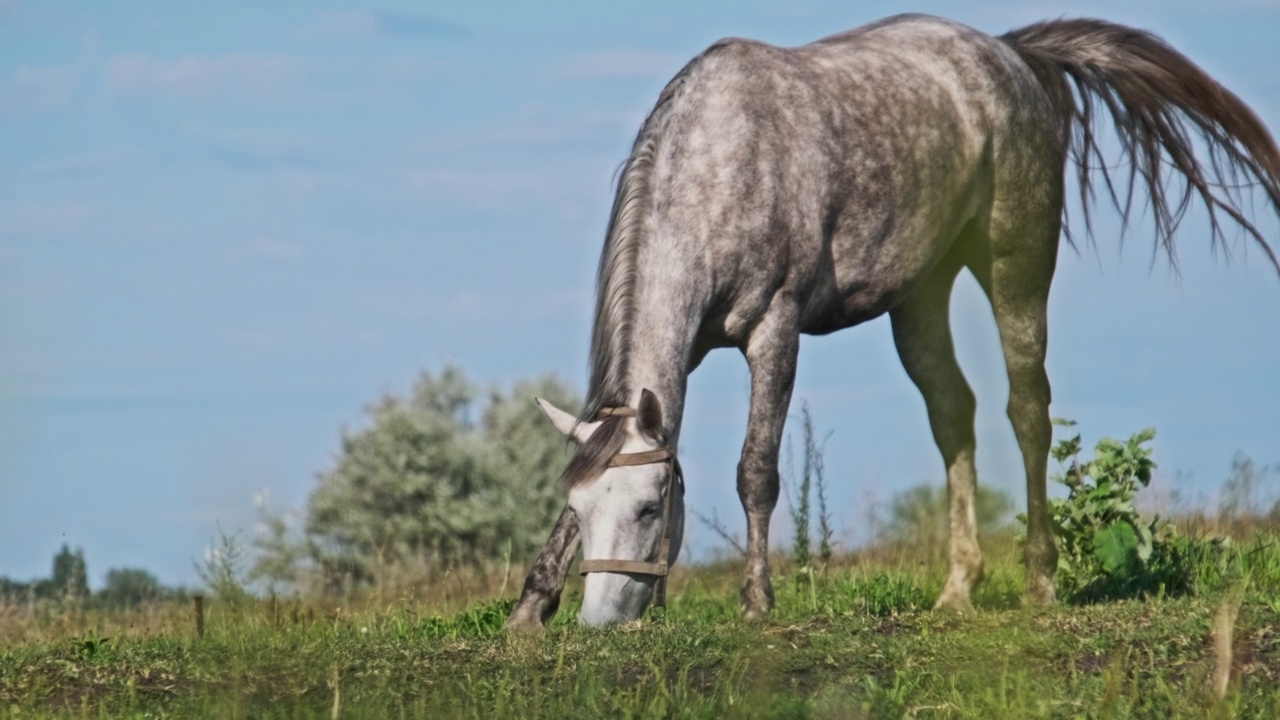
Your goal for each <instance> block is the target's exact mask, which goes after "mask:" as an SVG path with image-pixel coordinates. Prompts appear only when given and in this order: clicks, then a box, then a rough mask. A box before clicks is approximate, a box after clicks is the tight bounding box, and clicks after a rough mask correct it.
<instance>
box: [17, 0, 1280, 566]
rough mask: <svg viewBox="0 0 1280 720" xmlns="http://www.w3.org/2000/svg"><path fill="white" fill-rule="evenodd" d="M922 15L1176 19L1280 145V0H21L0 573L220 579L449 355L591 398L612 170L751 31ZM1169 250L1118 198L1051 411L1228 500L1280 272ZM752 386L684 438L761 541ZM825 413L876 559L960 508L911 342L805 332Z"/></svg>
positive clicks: (1089, 263) (1262, 405) (1266, 451)
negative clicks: (746, 450)
mask: <svg viewBox="0 0 1280 720" xmlns="http://www.w3.org/2000/svg"><path fill="white" fill-rule="evenodd" d="M908 10H910V11H922V12H931V13H935V14H939V15H945V16H949V17H952V18H954V19H957V20H960V21H962V22H966V23H969V24H971V25H973V26H975V27H977V28H979V29H982V30H984V31H987V32H990V33H992V34H999V33H1002V32H1005V31H1007V30H1009V29H1012V28H1014V27H1018V26H1021V25H1023V24H1026V23H1029V22H1033V21H1036V20H1040V19H1046V18H1054V17H1059V16H1097V17H1104V18H1106V19H1110V20H1114V21H1117V22H1123V23H1127V24H1131V25H1137V26H1140V27H1144V28H1147V29H1151V30H1154V31H1156V32H1158V33H1159V34H1161V35H1162V36H1164V37H1165V38H1167V39H1168V40H1170V41H1171V42H1172V43H1173V44H1174V45H1175V46H1176V47H1178V48H1179V49H1181V50H1182V51H1183V52H1185V53H1186V54H1188V55H1189V56H1190V57H1192V58H1193V59H1195V60H1196V61H1197V62H1199V63H1200V64H1201V65H1202V66H1203V67H1204V68H1205V69H1206V70H1208V71H1209V73H1210V74H1212V75H1213V76H1214V77H1216V78H1218V79H1219V80H1220V81H1222V82H1223V83H1224V84H1226V85H1227V86H1228V87H1230V88H1231V89H1232V90H1234V91H1235V92H1236V93H1237V94H1239V95H1240V96H1241V97H1242V98H1244V99H1245V101H1246V102H1248V103H1249V104H1251V105H1252V106H1253V107H1254V108H1255V109H1256V110H1257V111H1258V113H1259V114H1260V116H1261V117H1262V119H1263V121H1264V122H1265V123H1267V124H1268V125H1269V126H1270V127H1272V128H1273V129H1278V130H1280V75H1277V74H1276V72H1275V46H1274V39H1275V37H1276V36H1277V35H1280V2H1276V1H1275V0H1228V1H1227V2H1221V3H1205V2H1203V0H1195V1H1191V0H1171V1H1169V2H1163V3H1159V4H1156V3H1148V2H1135V1H1130V0H1110V1H1108V2H1105V3H1104V2H1077V1H1074V0H1064V1H1063V2H1060V3H1057V4H1045V3H1038V4H1037V3H1032V4H1028V3H1026V2H1025V0H1019V1H1017V2H1013V1H1009V2H1003V1H986V0H977V1H975V2H971V3H959V4H957V3H943V2H919V3H916V4H914V5H903V4H898V3H889V2H877V1H872V2H861V3H851V2H848V1H847V0H838V1H831V2H827V1H824V0H786V1H783V2H750V1H749V2H742V1H740V0H734V1H729V0H718V1H708V2H701V3H688V2H645V3H626V4H624V3H599V2H577V3H570V2H540V3H518V2H485V3H465V4H464V3H433V2H426V3H422V2H413V3H411V2H383V3H370V4H337V3H325V2H306V3H303V2H288V1H280V2H272V3H260V2H238V1H237V0H223V2H219V3H199V4H190V3H181V4H175V3H168V2H143V1H128V2H126V1H122V2H117V3H97V2H78V3H77V2H61V1H59V0H39V1H38V2H36V1H35V0H0V576H9V577H12V578H16V579H30V578H35V577H44V576H47V575H48V573H49V569H50V567H51V563H52V557H53V555H54V553H55V552H56V551H57V550H58V548H59V547H60V546H61V545H62V544H63V543H67V544H69V545H71V546H73V547H75V546H80V547H83V548H84V551H85V556H86V560H87V563H88V569H89V573H90V581H91V584H94V585H99V584H100V583H101V582H102V577H103V575H104V574H105V573H106V571H107V570H108V569H109V568H113V567H143V568H146V569H148V570H150V571H152V572H154V573H156V574H157V575H158V576H159V577H160V579H161V580H162V581H164V582H166V583H187V584H192V583H194V582H196V580H197V578H196V573H195V571H194V569H193V560H195V559H198V558H201V557H203V554H204V550H205V548H206V547H208V546H209V544H210V541H211V539H212V538H214V537H215V536H216V535H217V534H218V533H219V531H220V530H221V531H224V532H228V533H242V537H245V538H248V537H251V536H252V533H253V532H254V524H255V512H256V511H255V506H254V499H255V496H261V495H263V492H264V490H265V491H266V495H269V498H270V499H269V503H270V507H273V508H276V509H279V510H286V509H289V508H297V507H300V506H302V505H303V504H304V503H305V501H306V497H307V495H308V493H309V492H310V491H311V490H312V489H313V488H314V486H315V483H316V474H317V473H319V472H322V471H324V470H325V469H326V468H328V467H330V466H331V464H332V462H333V458H334V456H335V453H336V451H337V449H338V443H339V439H340V433H341V431H342V428H344V427H348V428H350V427H358V426H360V424H361V423H362V422H363V420H364V417H365V415H364V408H365V406H366V404H368V403H370V402H371V401H373V400H374V399H376V398H377V397H379V396H380V395H382V394H384V393H388V392H391V393H405V392H407V391H408V389H409V388H410V386H411V384H412V383H413V381H414V379H415V377H416V376H417V375H418V373H420V372H421V371H423V370H439V369H440V368H441V367H443V365H444V364H445V363H447V362H454V363H457V364H458V365H460V366H461V367H462V368H463V369H464V370H465V371H466V372H467V373H468V374H470V375H471V376H472V377H474V378H475V379H477V380H479V381H481V382H484V383H500V384H501V383H509V382H510V381H512V380H513V379H516V378H519V377H529V376H534V375H539V374H542V373H546V372H554V373H556V374H558V375H559V376H560V377H562V378H564V379H565V380H566V381H568V382H569V383H571V384H572V385H573V386H575V387H577V388H578V389H579V390H581V389H582V388H583V385H584V383H585V379H586V351H587V344H588V340H589V327H590V322H591V303H592V291H593V284H594V269H595V265H596V261H597V257H598V253H599V251H600V246H601V243H602V241H603V234H604V228H605V224H606V221H607V217H608V211H609V203H610V202H611V200H612V187H611V181H612V178H613V173H614V170H615V169H616V168H617V166H618V164H619V162H620V161H621V160H622V159H623V158H624V157H625V154H626V152H627V151H628V149H629V147H630V143H631V141H632V139H633V137H634V134H635V131H636V130H637V129H638V127H639V124H640V122H641V120H642V119H643V117H644V115H645V113H646V111H647V110H648V108H649V107H651V106H652V103H653V102H654V101H655V100H656V98H657V94H658V92H659V91H660V90H661V88H662V86H663V85H664V84H665V82H666V80H667V79H669V78H670V77H671V76H672V75H673V74H674V73H675V72H676V71H677V70H679V68H680V67H681V66H682V65H683V64H684V62H686V61H687V60H688V59H689V58H691V57H693V56H694V55H696V54H697V53H698V52H700V51H701V50H702V49H704V48H705V47H706V46H707V45H709V44H710V43H712V42H713V41H715V40H716V39H718V38H720V37H724V36H730V35H737V36H744V37H752V38H758V39H761V40H765V41H768V42H772V43H775V44H780V45H794V44H801V43H804V42H807V41H810V40H813V39H817V38H819V37H822V36H824V35H827V34H830V33H834V32H837V31H840V30H843V29H846V28H849V27H853V26H856V25H859V24H862V23H864V22H869V21H872V20H876V19H878V18H880V17H883V16H886V15H891V14H895V13H898V12H904V11H908ZM1258 207H1259V208H1263V206H1262V205H1261V198H1259V204H1258ZM1264 210H1265V209H1264ZM1259 218H1260V227H1261V229H1262V230H1263V232H1264V233H1266V234H1267V236H1268V237H1270V238H1272V239H1273V241H1277V242H1280V223H1277V220H1276V218H1275V216H1274V215H1270V214H1266V213H1265V212H1263V213H1261V214H1260V215H1259ZM1150 229H1151V226H1150V224H1144V223H1139V224H1138V225H1137V226H1136V227H1134V228H1132V230H1131V233H1130V235H1129V236H1128V239H1127V241H1126V242H1124V243H1123V244H1122V243H1121V242H1120V241H1119V239H1118V234H1119V233H1118V230H1119V227H1118V222H1117V219H1116V216H1115V213H1114V212H1111V211H1110V210H1109V209H1105V208H1103V209H1100V210H1099V211H1098V213H1097V222H1096V231H1097V232H1096V246H1095V247H1090V246H1088V245H1087V244H1082V245H1081V247H1080V248H1079V250H1078V251H1076V250H1073V249H1071V248H1070V247H1068V246H1067V245H1066V244H1065V243H1064V245H1063V250H1062V257H1061V258H1060V261H1059V271H1058V275H1057V278H1056V283H1055V286H1054V290H1053V294H1052V298H1051V315H1050V345H1049V360H1048V368H1049V374H1050V378H1051V380H1052V382H1053V389H1054V398H1055V400H1054V404H1053V406H1052V408H1051V410H1052V413H1053V414H1054V415H1055V416H1061V417H1067V418H1073V419H1075V420H1077V421H1079V423H1080V429H1081V431H1082V432H1083V433H1084V435H1085V441H1086V443H1088V444H1090V445H1091V444H1092V443H1093V442H1094V441H1096V440H1097V439H1098V438H1099V437H1101V436H1104V435H1113V436H1128V435H1129V434H1131V433H1133V432H1136V431H1138V430H1140V429H1142V428H1144V427H1147V426H1154V427H1156V428H1157V430H1158V433H1159V434H1158V437H1157V438H1156V441H1155V444H1154V445H1155V450H1156V455H1155V458H1156V461H1157V462H1158V463H1159V466H1160V472H1159V474H1158V475H1157V478H1156V482H1155V485H1156V487H1157V489H1159V490H1160V491H1161V492H1165V493H1168V492H1171V491H1173V490H1177V491H1178V492H1180V493H1182V495H1183V496H1184V497H1191V498H1203V499H1207V500H1211V499H1212V498H1213V496H1214V493H1215V492H1216V488H1217V487H1218V485H1219V484H1220V482H1221V481H1222V479H1223V478H1224V477H1225V476H1226V475H1227V473H1228V470H1229V466H1230V463H1231V460H1232V458H1233V456H1234V455H1235V453H1237V452H1244V453H1246V454H1248V455H1249V456H1250V457H1252V458H1253V459H1255V460H1256V461H1258V462H1259V463H1276V462H1280V443H1278V442H1277V441H1280V373H1277V370H1278V369H1280V358H1278V356H1280V326H1278V325H1277V322H1276V318H1277V317H1280V278H1278V277H1277V274H1276V272H1275V271H1274V270H1273V269H1272V268H1271V267H1270V266H1269V265H1267V264H1266V263H1265V258H1264V257H1263V255H1262V254H1261V253H1260V252H1258V251H1257V250H1256V249H1253V248H1249V247H1248V246H1247V243H1244V242H1243V241H1239V242H1235V243H1234V244H1231V245H1230V246H1229V247H1230V248H1231V249H1232V250H1233V251H1232V252H1231V254H1230V257H1229V258H1228V257H1227V256H1226V255H1224V253H1222V252H1221V251H1219V252H1217V253H1214V252H1211V250H1210V244H1209V242H1208V232H1207V223H1206V222H1205V217H1204V215H1203V213H1199V212H1193V213H1192V214H1191V216H1190V217H1189V218H1188V220H1187V221H1186V223H1185V224H1184V225H1183V226H1182V228H1181V231H1180V233H1179V236H1178V243H1179V245H1178V246H1179V259H1180V266H1181V274H1180V275H1178V274H1175V273H1173V272H1172V271H1171V270H1170V269H1169V265H1168V263H1167V262H1165V261H1164V260H1163V259H1162V258H1157V259H1156V261H1155V262H1154V263H1153V261H1152V260H1153V255H1152V252H1151V247H1152V245H1151V242H1150V237H1151V236H1150ZM953 323H954V328H955V335H956V343H957V346H958V352H959V354H960V358H961V363H962V365H963V366H964V368H965V371H966V373H967V375H968V377H969V379H970V382H971V384H972V385H973V386H974V389H975V392H976V393H977V396H978V420H977V427H978V468H979V479H980V482H981V483H983V484H986V485H990V486H992V487H997V488H1000V489H1003V490H1006V491H1008V492H1010V493H1011V494H1012V495H1013V496H1014V497H1015V498H1017V499H1018V500H1017V502H1018V503H1019V504H1020V503H1021V502H1022V500H1021V498H1022V497H1023V489H1022V484H1023V481H1022V478H1021V460H1020V456H1019V455H1018V452H1017V447H1016V444H1015V443H1014V440H1013V434H1012V430H1011V429H1010V428H1009V424H1008V421H1007V420H1006V418H1005V415H1004V407H1005V402H1006V401H1007V397H1008V389H1007V382H1006V380H1005V376H1004V368H1003V363H1002V359H1001V355H1000V350H999V343H998V340H997V337H996V333H995V326H994V322H993V321H992V320H991V316H990V309H989V307H988V306H987V304H986V301H985V299H984V298H982V296H981V293H980V292H979V291H978V290H977V287H976V285H975V284H974V283H973V282H972V280H971V279H969V278H967V277H965V278H963V279H962V281H961V283H960V284H959V286H958V289H957V292H956V296H955V298H954V301H953ZM747 382H748V377H747V372H746V367H745V363H744V362H743V361H742V359H741V356H740V355H738V354H737V353H736V352H735V351H727V350H726V351H719V352H716V353H713V354H712V355H711V356H710V357H709V358H708V360H707V361H706V362H704V364H703V365H702V366H701V367H700V368H699V369H698V371H697V372H695V373H694V375H693V376H692V378H691V381H690V388H689V399H688V405H687V412H686V416H685V421H684V430H683V432H682V438H681V456H682V462H683V465H684V468H685V471H686V475H687V477H688V485H689V490H688V503H689V504H690V505H691V506H692V507H693V508H694V509H697V510H699V511H701V512H703V513H704V514H708V515H711V514H715V515H717V516H719V517H720V518H721V519H722V520H724V521H725V523H726V524H727V525H728V526H729V527H730V528H741V527H742V526H743V524H744V523H743V520H742V511H741V507H740V505H739V503H738V500H737V497H736V493H735V490H734V482H735V481H734V472H735V466H736V463H737V455H738V452H739V450H740V446H741V442H742V434H743V431H744V429H745V425H746V406H747ZM795 398H796V401H795V402H796V403H797V404H793V411H794V410H796V409H797V408H798V403H799V402H801V401H805V402H808V403H809V405H810V406H811V408H812V411H813V414H814V419H815V423H816V425H817V427H818V429H819V432H820V433H822V434H824V435H826V434H827V433H830V437H829V439H828V441H827V454H826V463H827V468H828V472H827V474H828V483H829V485H830V487H831V509H832V511H833V513H834V515H835V519H836V523H837V527H838V529H839V532H840V539H841V540H842V541H844V542H845V543H847V544H852V543H855V542H858V541H860V540H861V539H865V530H866V527H867V524H866V518H867V516H868V508H869V507H872V506H875V505H877V504H878V505H879V506H883V505H884V504H885V503H886V502H887V501H888V500H889V499H890V498H891V497H892V495H893V493H894V492H896V491H898V490H901V489H905V488H907V487H910V486H913V485H916V484H919V483H926V482H927V483H937V484H938V485H939V486H941V484H942V482H943V478H944V477H945V476H944V473H943V470H942V467H941V461H940V459H939V458H938V455H937V451H936V449H935V448H934V446H933V443H932V439H931V437H930V434H929V429H928V423H927V418H926V416H925V412H924V405H923V401H922V400H921V399H920V397H919V395H918V394H917V393H916V391H915V389H914V387H913V386H912V385H911V384H910V382H909V381H908V380H907V378H906V375H905V373H904V372H903V370H902V369H901V366H900V365H899V363H898V361H897V359H896V356H895V353H894V350H893V346H892V341H891V337H890V333H889V325H888V322H887V320H885V319H883V318H882V319H879V320H876V321H873V322H870V323H867V324H865V325H863V326H860V327H858V328H854V329H851V330H846V331H844V332H842V333H838V334H835V335H832V336H828V337H823V338H805V339H804V341H803V342H802V347H801V359H800V370H799V376H798V378H797V382H796V389H795ZM793 417H794V416H793ZM796 426H798V423H793V424H792V425H791V427H792V428H795V427H796ZM785 509H786V501H785V500H784V501H783V503H782V504H781V505H780V511H779V513H778V515H779V516H781V515H784V514H785ZM775 525H776V524H775ZM689 532H690V536H691V543H692V545H693V547H694V549H695V550H696V551H698V552H706V551H707V549H708V548H711V547H712V546H714V545H716V544H717V542H718V541H717V540H716V538H714V537H712V536H711V535H710V533H709V532H707V531H705V529H702V528H700V527H699V526H698V525H697V523H694V522H692V521H691V524H690V531H689ZM779 539H781V538H779Z"/></svg>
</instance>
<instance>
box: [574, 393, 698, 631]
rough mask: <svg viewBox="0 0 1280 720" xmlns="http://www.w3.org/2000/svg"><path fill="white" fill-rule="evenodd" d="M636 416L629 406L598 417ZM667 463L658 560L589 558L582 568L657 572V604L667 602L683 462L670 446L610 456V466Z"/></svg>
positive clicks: (602, 411) (608, 410)
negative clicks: (673, 498) (673, 497)
mask: <svg viewBox="0 0 1280 720" xmlns="http://www.w3.org/2000/svg"><path fill="white" fill-rule="evenodd" d="M606 417H636V411H635V410H634V409H633V408H629V407H606V408H601V409H600V412H599V413H597V415H596V418H597V419H599V418H606ZM656 463H663V464H665V465H666V466H667V480H666V484H665V485H664V486H663V490H662V541H661V543H660V544H659V546H658V561H657V562H640V561H638V560H586V559H584V560H583V561H582V565H581V566H580V567H579V572H580V573H581V574H583V575H586V574H587V573H593V572H621V573H630V574H632V575H653V576H654V577H655V578H657V579H656V580H655V581H654V585H653V603H652V605H653V607H655V608H660V607H666V605H667V569H668V561H669V560H670V558H671V493H672V491H673V490H674V489H675V479H676V475H678V474H679V464H678V463H676V454H675V451H674V450H672V449H671V448H670V447H666V446H664V447H660V448H657V449H655V450H645V451H643V452H634V453H618V454H617V455H614V456H613V457H612V458H610V460H609V462H608V464H607V465H606V467H631V466H633V465H653V464H656Z"/></svg>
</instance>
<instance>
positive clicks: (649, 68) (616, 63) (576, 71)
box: [552, 48, 688, 80]
mask: <svg viewBox="0 0 1280 720" xmlns="http://www.w3.org/2000/svg"><path fill="white" fill-rule="evenodd" d="M687 60H688V58H684V57H681V56H679V55H676V54H674V53H664V52H654V51H651V50H629V49H623V48H619V49H613V50H600V51H597V52H591V53H586V54H583V55H578V56H575V57H572V58H569V59H567V60H563V61H561V62H560V63H558V64H557V65H556V66H555V67H554V68H553V71H552V74H553V75H555V76H556V77H558V78H560V79H563V80H598V79H602V78H616V77H651V76H663V75H674V74H675V72H676V71H677V70H679V69H680V66H681V65H682V64H684V62H685V61H687Z"/></svg>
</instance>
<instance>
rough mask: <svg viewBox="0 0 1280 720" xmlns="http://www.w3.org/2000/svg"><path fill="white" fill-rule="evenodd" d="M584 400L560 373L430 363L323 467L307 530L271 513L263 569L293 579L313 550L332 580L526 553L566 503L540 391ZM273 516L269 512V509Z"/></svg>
mask: <svg viewBox="0 0 1280 720" xmlns="http://www.w3.org/2000/svg"><path fill="white" fill-rule="evenodd" d="M535 397H544V398H547V399H548V400H551V401H552V402H553V403H556V404H557V405H560V406H562V407H573V406H576V405H578V404H579V403H580V400H579V399H577V398H575V397H574V396H573V394H572V393H571V392H570V391H569V390H568V389H567V388H566V387H565V385H564V384H563V383H561V382H560V381H559V380H557V379H556V378H554V377H550V376H548V377H543V378H540V379H537V380H526V381H521V382H517V383H516V384H515V386H514V387H513V388H512V389H511V391H510V392H509V393H504V392H502V391H500V390H496V389H494V390H488V391H482V390H480V389H479V388H477V387H476V385H475V384H474V383H472V382H471V381H470V380H469V379H468V378H467V377H466V375H465V374H464V373H463V372H462V371H461V370H460V369H458V368H457V367H453V366H449V367H446V368H445V369H444V370H443V371H442V372H441V373H440V374H438V375H433V374H431V373H424V374H423V375H422V376H421V377H420V378H419V380H418V382H417V384H416V385H415V386H414V388H413V390H412V392H411V393H410V395H409V396H408V397H407V398H399V397H393V396H387V397H385V398H383V399H382V400H381V401H380V402H379V403H377V404H376V405H374V406H372V407H371V408H370V409H369V415H370V422H369V424H368V426H367V427H365V428H363V429H361V430H357V431H354V432H350V431H347V432H344V433H343V436H342V445H341V450H340V452H339V454H338V456H337V458H336V459H335V462H334V465H333V467H332V468H330V469H329V470H327V471H325V472H323V473H321V474H320V475H319V478H318V484H317V486H316V488H315V490H314V491H313V493H312V495H311V497H310V499H309V501H308V504H307V508H306V517H305V522H304V523H302V527H301V528H300V533H299V534H300V535H301V537H295V538H293V539H292V540H286V539H285V538H286V537H287V536H288V535H289V532H290V531H289V527H288V523H286V522H285V521H284V519H283V518H279V517H276V518H274V522H264V523H263V526H262V527H263V530H264V533H263V536H262V537H260V538H259V540H258V541H257V545H258V549H259V553H260V556H259V559H258V563H257V565H256V566H255V568H254V570H255V575H256V576H257V577H259V578H265V579H266V580H267V581H268V582H271V581H273V580H274V581H279V582H288V581H289V580H290V579H291V578H290V576H291V575H292V574H293V572H294V570H296V568H297V567H298V565H299V563H298V562H297V561H298V559H299V556H300V555H305V556H306V557H307V558H308V562H309V563H310V564H311V565H312V569H314V570H319V571H321V573H322V575H323V576H324V578H325V583H326V585H328V586H333V585H334V584H335V583H348V582H357V583H359V582H369V581H371V580H373V579H375V577H376V575H377V573H378V572H379V571H380V569H383V568H387V567H394V566H397V565H398V564H401V563H404V562H414V563H418V564H426V565H427V566H429V567H437V568H443V567H456V566H468V565H469V566H477V565H483V564H485V563H489V562H492V561H494V560H499V559H501V558H503V557H504V556H508V555H509V556H510V557H512V558H514V559H516V560H521V559H525V558H529V557H531V556H532V555H533V553H534V552H536V550H537V549H538V548H539V547H540V545H541V543H542V541H543V540H544V539H545V534H546V532H547V531H548V529H549V528H550V527H551V525H552V523H553V522H554V520H555V517H556V514H557V513H558V512H559V511H560V508H561V507H563V505H564V497H563V493H562V492H561V490H560V487H559V476H560V473H561V471H562V470H563V468H564V465H565V463H566V462H567V461H568V457H569V453H568V447H567V445H566V443H565V440H564V437H563V436H562V435H560V434H559V433H558V432H557V431H556V430H555V429H554V427H552V425H551V423H549V422H547V420H546V418H545V417H544V416H543V415H542V412H541V410H540V409H539V408H538V406H537V404H536V403H535V402H534V398H535ZM265 519H266V520H270V519H271V518H270V516H269V514H268V515H267V517H266V518H265Z"/></svg>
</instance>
